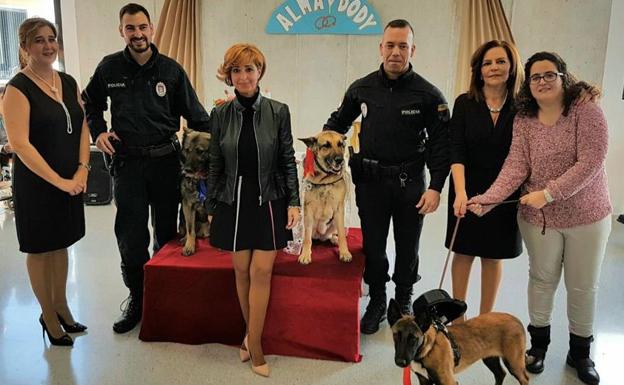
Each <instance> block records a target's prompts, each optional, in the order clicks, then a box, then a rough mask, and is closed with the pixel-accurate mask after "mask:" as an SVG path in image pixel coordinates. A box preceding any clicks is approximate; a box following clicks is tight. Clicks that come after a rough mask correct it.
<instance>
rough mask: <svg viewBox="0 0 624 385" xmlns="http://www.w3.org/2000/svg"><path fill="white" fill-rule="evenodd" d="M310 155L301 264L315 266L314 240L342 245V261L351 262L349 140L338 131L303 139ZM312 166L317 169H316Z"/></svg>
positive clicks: (305, 172) (306, 180)
mask: <svg viewBox="0 0 624 385" xmlns="http://www.w3.org/2000/svg"><path fill="white" fill-rule="evenodd" d="M299 140H301V141H302V142H304V143H305V144H306V146H307V147H308V149H309V151H307V155H306V156H307V157H308V156H311V157H313V159H310V158H308V159H307V161H306V163H307V164H310V167H306V169H307V168H310V169H309V170H304V177H303V184H304V202H303V204H304V208H303V228H304V230H303V250H302V252H301V255H300V256H299V259H298V260H299V262H300V263H302V264H304V265H307V264H308V263H310V262H312V240H313V239H316V240H320V241H327V240H329V241H330V242H332V243H333V244H334V245H338V253H339V258H340V260H341V261H342V262H350V261H351V259H352V257H351V253H350V252H349V248H348V247H347V236H346V230H345V223H344V215H345V209H344V208H345V197H346V195H347V188H348V186H347V182H346V181H345V173H346V171H345V167H346V165H345V148H346V144H345V140H346V137H345V136H344V135H342V134H339V133H337V132H335V131H322V132H321V133H319V134H317V135H316V136H312V137H309V138H303V139H299ZM312 162H314V163H313V166H312Z"/></svg>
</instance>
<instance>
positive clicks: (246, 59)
mask: <svg viewBox="0 0 624 385" xmlns="http://www.w3.org/2000/svg"><path fill="white" fill-rule="evenodd" d="M249 63H252V64H254V65H255V66H256V67H258V70H259V71H260V77H259V78H258V80H260V79H262V76H264V73H265V72H266V60H265V59H264V54H263V53H262V51H260V50H259V49H258V47H256V46H255V45H253V44H248V43H238V44H234V45H233V46H231V47H230V48H228V49H227V51H225V55H224V56H223V63H222V64H221V65H220V66H219V68H217V78H218V79H219V80H221V81H223V82H225V84H227V85H228V86H232V68H234V67H240V66H243V65H246V64H249Z"/></svg>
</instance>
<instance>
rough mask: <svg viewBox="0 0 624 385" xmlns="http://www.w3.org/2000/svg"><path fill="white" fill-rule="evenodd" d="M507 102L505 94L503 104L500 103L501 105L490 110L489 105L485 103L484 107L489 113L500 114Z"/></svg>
mask: <svg viewBox="0 0 624 385" xmlns="http://www.w3.org/2000/svg"><path fill="white" fill-rule="evenodd" d="M506 101H507V93H505V98H504V99H503V102H502V103H501V105H500V106H499V107H498V108H492V107H490V105H489V104H487V102H485V105H486V106H487V108H488V110H490V112H492V113H498V112H501V111H502V109H503V107H504V106H505V102H506Z"/></svg>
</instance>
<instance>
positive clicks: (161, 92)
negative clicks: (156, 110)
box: [156, 82, 167, 98]
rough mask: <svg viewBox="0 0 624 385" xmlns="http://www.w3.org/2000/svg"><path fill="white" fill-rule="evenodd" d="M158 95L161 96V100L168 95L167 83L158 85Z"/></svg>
mask: <svg viewBox="0 0 624 385" xmlns="http://www.w3.org/2000/svg"><path fill="white" fill-rule="evenodd" d="M156 95H158V96H160V97H161V98H162V97H163V96H165V95H167V86H165V83H163V82H158V83H156Z"/></svg>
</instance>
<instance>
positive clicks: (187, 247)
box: [182, 245, 195, 257]
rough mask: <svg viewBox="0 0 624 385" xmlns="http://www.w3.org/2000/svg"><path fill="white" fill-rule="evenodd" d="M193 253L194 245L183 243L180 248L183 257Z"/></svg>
mask: <svg viewBox="0 0 624 385" xmlns="http://www.w3.org/2000/svg"><path fill="white" fill-rule="evenodd" d="M193 254H195V245H184V248H183V249H182V255H184V256H185V257H189V256H191V255H193Z"/></svg>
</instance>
